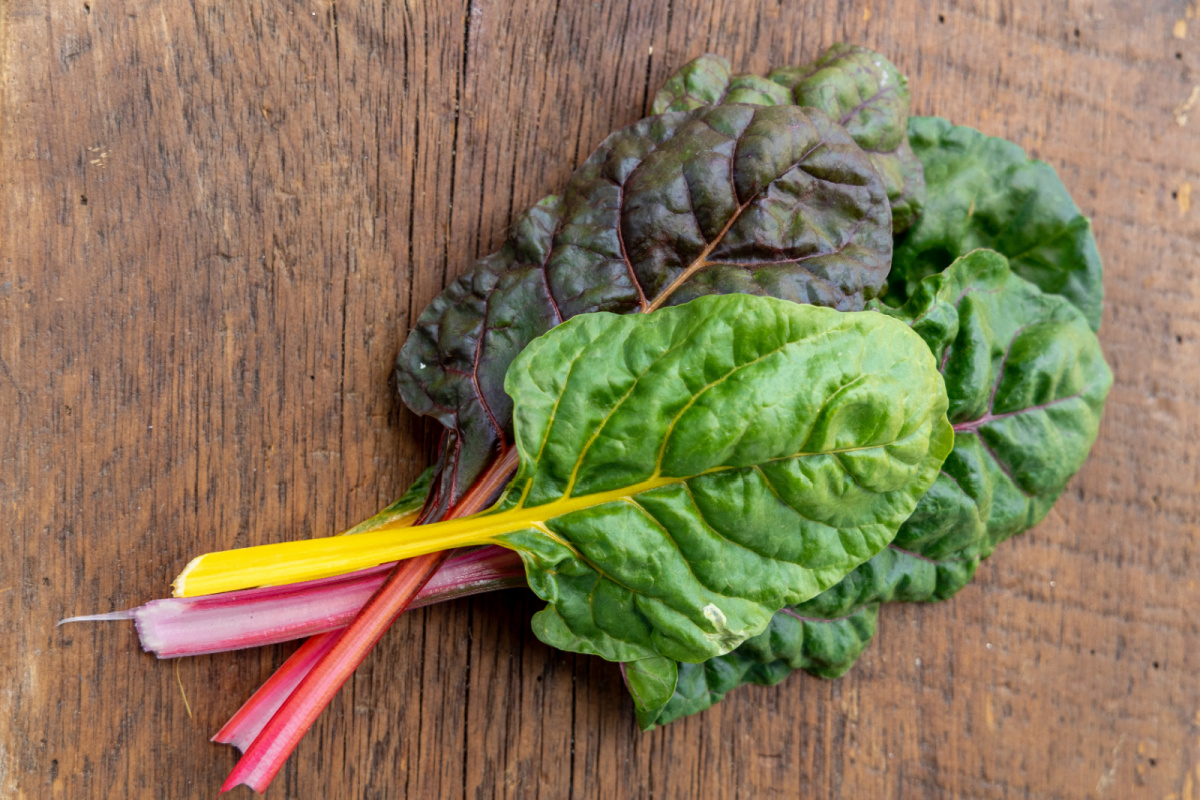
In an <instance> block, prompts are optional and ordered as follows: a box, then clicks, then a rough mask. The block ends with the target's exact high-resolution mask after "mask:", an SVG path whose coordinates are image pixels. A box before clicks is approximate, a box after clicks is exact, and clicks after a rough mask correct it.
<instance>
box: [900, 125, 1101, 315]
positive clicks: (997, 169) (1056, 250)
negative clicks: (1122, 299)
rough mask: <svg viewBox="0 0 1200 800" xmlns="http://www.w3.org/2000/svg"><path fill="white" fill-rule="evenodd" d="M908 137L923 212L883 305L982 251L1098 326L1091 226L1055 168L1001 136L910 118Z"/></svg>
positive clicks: (903, 245)
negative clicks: (920, 168) (921, 185)
mask: <svg viewBox="0 0 1200 800" xmlns="http://www.w3.org/2000/svg"><path fill="white" fill-rule="evenodd" d="M908 138H909V141H910V142H911V143H912V147H913V150H914V151H915V152H916V154H917V157H918V158H920V160H921V163H922V164H923V165H924V171H925V183H926V186H927V189H928V195H927V200H926V207H925V212H924V214H922V216H921V218H920V220H919V221H918V222H917V224H916V225H914V226H913V228H912V229H911V230H909V232H908V234H907V235H906V236H904V237H903V238H901V239H899V240H898V242H897V247H896V254H895V259H894V263H893V266H892V274H891V276H890V278H889V290H888V291H889V297H888V302H889V303H895V304H899V303H900V302H902V301H903V300H904V299H905V298H906V297H908V295H909V294H910V293H912V292H914V291H916V287H917V285H918V284H919V283H920V282H921V280H922V279H924V278H925V277H926V276H928V275H932V274H936V273H939V272H941V271H942V270H944V269H945V268H946V267H947V266H948V265H949V264H950V263H951V262H952V261H953V260H954V259H956V258H958V257H959V256H963V255H966V254H967V253H969V252H971V251H972V250H975V249H977V248H981V247H986V248H990V249H992V250H996V251H998V252H999V253H1001V254H1003V255H1005V256H1007V257H1008V259H1009V261H1010V263H1011V265H1012V269H1013V271H1014V272H1016V273H1017V274H1018V275H1020V276H1021V277H1023V278H1025V279H1026V280H1028V281H1031V282H1033V283H1034V284H1036V285H1037V286H1038V287H1039V288H1041V289H1042V291H1044V292H1049V293H1051V294H1057V295H1062V296H1063V297H1065V298H1067V299H1068V300H1070V301H1071V302H1072V303H1073V304H1074V305H1075V306H1076V307H1077V308H1078V309H1079V310H1080V311H1082V312H1083V315H1084V317H1085V318H1086V319H1087V321H1088V324H1089V325H1090V326H1091V328H1092V330H1094V331H1095V330H1099V328H1100V311H1101V303H1102V301H1103V299H1104V291H1103V286H1102V284H1101V277H1102V273H1103V266H1102V265H1101V263H1100V253H1099V251H1098V250H1097V249H1096V240H1095V238H1094V237H1093V236H1092V228H1091V223H1089V222H1088V220H1087V218H1086V217H1084V216H1083V214H1081V213H1080V211H1079V207H1078V206H1077V205H1075V201H1074V200H1072V199H1071V195H1070V194H1069V193H1068V192H1067V189H1066V187H1065V186H1063V183H1062V181H1061V180H1059V178H1058V175H1056V174H1055V172H1054V168H1053V167H1051V166H1050V165H1049V164H1046V163H1045V162H1042V161H1035V160H1031V159H1029V158H1028V157H1027V156H1026V155H1025V152H1024V151H1023V150H1022V149H1021V148H1020V147H1018V146H1017V145H1015V144H1013V143H1012V142H1009V141H1006V140H1004V139H999V138H995V137H991V136H985V135H984V134H982V133H980V132H979V131H977V130H975V129H973V128H966V127H961V126H957V125H951V124H950V123H949V122H947V121H946V120H944V119H940V118H938V117H913V118H911V119H910V120H909V123H908Z"/></svg>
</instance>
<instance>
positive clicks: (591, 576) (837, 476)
mask: <svg viewBox="0 0 1200 800" xmlns="http://www.w3.org/2000/svg"><path fill="white" fill-rule="evenodd" d="M506 388H507V389H508V391H509V393H510V394H511V395H512V397H513V399H514V403H515V408H516V425H515V427H516V432H517V448H518V450H519V452H520V455H521V467H520V469H519V471H518V473H517V476H516V477H515V478H514V479H513V482H512V483H511V484H510V486H509V488H508V490H507V492H506V494H505V496H504V497H503V498H502V500H501V502H500V503H499V504H498V505H497V506H496V508H495V510H494V512H492V513H493V514H494V515H497V516H499V515H508V516H509V517H511V516H513V515H515V514H518V513H531V512H536V511H537V509H538V508H539V507H544V509H545V510H544V512H542V513H543V514H544V515H545V516H544V519H542V521H540V522H538V523H537V524H533V525H530V526H528V527H526V528H525V529H523V530H516V531H513V532H509V533H505V534H503V535H500V536H497V537H495V539H494V540H495V541H496V542H497V543H499V544H503V545H505V546H507V547H511V548H513V549H515V550H517V551H518V552H519V554H520V555H521V557H522V559H523V560H524V562H525V565H526V573H527V577H528V580H529V585H530V588H532V589H533V590H534V592H535V593H537V594H538V596H539V597H541V598H542V599H544V600H546V601H547V606H546V608H545V609H543V610H542V611H540V612H538V613H537V614H536V615H535V616H534V619H533V627H534V632H535V633H536V635H537V636H538V638H540V639H541V640H542V641H544V642H546V643H547V644H549V645H551V646H553V647H557V648H560V649H563V650H571V651H574V652H581V653H589V654H593V655H599V656H601V657H603V658H606V659H609V660H612V661H621V662H630V663H627V664H626V675H627V678H628V679H629V681H630V685H631V688H632V689H633V691H634V695H635V699H637V701H638V703H639V705H641V706H645V707H649V706H650V705H659V706H661V705H662V703H664V702H665V701H666V700H667V699H668V698H669V697H670V696H671V691H670V690H671V689H673V687H674V685H675V674H674V673H675V662H676V661H685V662H698V661H704V660H705V659H708V658H711V657H713V656H717V655H721V654H723V653H727V652H729V651H730V650H732V649H734V648H735V647H737V646H738V645H740V644H741V643H742V642H743V641H745V640H746V639H747V638H749V637H752V636H755V635H757V634H758V633H760V632H761V631H762V630H763V629H764V628H766V627H767V625H768V624H769V623H770V621H771V618H772V616H773V615H774V614H775V612H776V611H778V610H779V609H780V608H781V607H783V606H785V605H794V604H796V603H800V602H803V601H805V600H808V599H809V598H812V597H814V596H816V595H818V594H820V593H821V592H822V591H824V590H825V589H828V588H829V587H830V586H833V585H834V584H836V583H837V582H838V581H840V580H841V579H842V578H843V577H844V576H845V575H846V574H847V573H848V572H849V571H850V570H852V569H854V568H855V567H856V566H858V565H859V564H861V563H863V562H864V561H866V560H868V559H869V558H871V557H872V556H873V555H875V554H876V553H878V552H879V551H880V550H881V549H882V548H884V547H885V546H886V545H887V544H888V542H890V541H891V539H892V538H893V536H894V534H895V531H896V530H897V529H898V528H899V526H900V524H901V523H902V522H903V521H904V520H905V519H907V518H908V516H909V515H910V514H911V512H912V509H913V508H914V507H915V506H916V503H917V500H918V498H920V497H921V495H923V494H924V493H925V491H926V490H927V489H928V487H929V486H930V485H931V484H932V482H933V480H934V478H935V476H936V475H937V471H938V468H939V467H940V465H941V463H942V461H943V459H944V458H945V456H946V454H947V453H948V452H949V450H950V447H951V445H952V434H951V431H950V427H949V424H948V423H947V422H946V420H945V417H944V409H945V396H944V389H943V387H942V381H941V377H940V375H939V374H938V372H937V363H936V361H935V360H934V359H933V356H932V355H931V353H930V352H929V349H928V348H927V347H926V346H925V345H924V343H923V342H922V341H921V340H920V338H919V337H918V336H915V335H914V334H913V333H912V332H911V330H910V329H909V328H908V326H906V325H904V324H901V323H898V322H896V321H895V320H892V319H889V318H888V317H886V316H885V315H882V314H877V313H873V312H857V313H837V312H835V311H832V310H830V309H824V308H818V307H813V306H803V305H798V304H794V303H790V302H786V301H781V300H775V299H771V298H757V297H751V296H746V295H728V296H721V297H705V298H700V299H698V300H696V301H694V302H691V303H689V304H687V305H685V306H681V307H678V308H672V309H665V310H662V311H659V312H656V313H655V314H653V315H650V316H643V315H628V316H619V315H613V314H589V315H584V316H580V317H576V318H575V319H573V320H571V321H569V322H568V323H566V324H564V325H562V326H559V327H558V328H556V329H555V330H553V331H551V332H550V333H548V334H547V335H545V336H543V337H541V338H539V339H537V340H535V341H534V342H533V343H532V344H531V345H530V346H529V347H528V348H526V350H525V351H524V352H522V353H521V355H520V356H519V357H518V358H517V359H516V361H514V363H513V366H512V369H511V370H510V371H509V374H508V379H507V383H506ZM575 506H580V507H579V508H578V509H575ZM564 509H567V510H565V511H564ZM530 510H531V511H530ZM479 521H480V522H481V523H483V524H486V523H487V521H488V516H487V515H484V516H482V517H480V518H479Z"/></svg>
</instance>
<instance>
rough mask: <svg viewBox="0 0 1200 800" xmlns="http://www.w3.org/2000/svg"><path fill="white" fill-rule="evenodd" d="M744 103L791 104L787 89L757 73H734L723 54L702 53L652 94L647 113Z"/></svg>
mask: <svg viewBox="0 0 1200 800" xmlns="http://www.w3.org/2000/svg"><path fill="white" fill-rule="evenodd" d="M724 103H746V104H748V105H753V106H787V105H794V103H793V102H792V93H791V91H790V90H789V89H788V88H786V87H784V86H781V85H780V84H778V83H776V82H775V81H773V80H770V79H769V78H764V77H762V76H760V75H752V74H749V73H747V74H742V75H734V74H732V73H731V72H730V71H729V61H728V60H726V58H725V57H724V56H719V55H715V54H713V53H705V54H704V55H702V56H700V57H699V58H695V59H692V60H691V61H689V62H688V63H686V64H684V65H683V66H682V67H680V68H679V69H678V70H677V71H676V72H675V74H673V75H672V76H671V77H669V78H667V81H666V83H664V84H663V87H662V88H661V89H659V90H658V94H656V95H655V96H654V104H653V105H652V106H651V113H653V114H665V113H667V112H670V111H691V110H692V109H694V108H701V107H703V106H717V105H722V104H724Z"/></svg>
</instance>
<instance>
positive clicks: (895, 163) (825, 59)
mask: <svg viewBox="0 0 1200 800" xmlns="http://www.w3.org/2000/svg"><path fill="white" fill-rule="evenodd" d="M721 103H750V104H754V105H768V106H769V105H785V104H791V103H794V104H797V105H802V106H811V107H814V108H819V109H821V110H822V111H824V112H825V113H827V114H828V115H829V116H830V118H832V119H834V120H836V121H837V122H838V123H839V124H840V125H842V126H844V127H845V128H846V132H847V133H849V134H850V136H851V138H853V139H854V141H855V142H856V143H858V145H859V146H860V147H862V148H863V149H864V150H866V151H867V152H868V153H870V155H871V161H872V163H873V164H874V166H875V168H876V170H877V171H878V172H879V175H880V177H881V178H882V179H883V183H884V187H885V190H886V191H887V194H888V200H889V201H890V202H891V207H892V228H893V230H894V231H895V232H900V231H904V230H906V229H907V228H908V227H909V226H910V225H912V223H913V221H914V220H915V219H916V217H917V215H918V214H919V213H920V211H921V207H922V205H923V203H924V198H925V181H924V173H923V170H922V168H921V162H920V161H919V160H918V159H917V157H916V155H915V154H914V153H913V151H912V148H911V147H910V146H909V144H908V138H907V136H906V134H905V131H906V128H907V124H908V109H909V93H908V81H907V79H906V78H905V77H904V76H903V75H901V74H900V71H899V70H898V69H896V67H895V65H894V64H892V63H891V62H890V61H888V60H887V59H886V58H884V57H883V56H882V55H880V54H879V53H876V52H875V51H873V50H870V49H868V48H866V47H859V46H857V45H849V44H835V45H833V46H832V47H830V48H829V49H828V50H826V51H825V52H824V53H822V54H821V56H820V58H818V59H817V60H816V61H815V62H813V63H812V64H807V65H805V66H799V67H781V68H779V69H776V70H774V71H772V72H771V74H770V75H769V76H767V78H762V77H760V76H758V75H732V74H731V73H730V70H729V62H728V61H727V60H725V58H724V57H722V56H718V55H714V54H711V53H708V54H705V55H702V56H700V57H699V58H696V59H694V60H692V61H689V62H688V63H687V64H684V65H683V66H682V67H680V68H679V70H678V71H676V72H675V74H673V75H672V76H671V77H670V78H668V79H667V81H666V83H665V84H664V85H663V88H662V89H660V90H659V92H658V94H657V95H656V96H655V98H654V105H653V110H654V113H656V114H658V113H662V112H665V111H686V110H689V109H693V108H699V107H701V106H708V105H718V104H721Z"/></svg>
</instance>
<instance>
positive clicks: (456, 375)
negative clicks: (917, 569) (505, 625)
mask: <svg viewBox="0 0 1200 800" xmlns="http://www.w3.org/2000/svg"><path fill="white" fill-rule="evenodd" d="M890 216H891V215H890V210H889V207H888V203H887V198H886V195H885V193H884V189H883V185H882V183H881V182H880V179H879V177H878V175H877V174H876V172H875V170H874V168H873V167H872V165H871V161H870V158H869V156H868V155H867V154H866V153H864V152H863V151H862V149H861V148H859V147H858V145H857V144H855V143H854V141H853V140H852V139H851V138H850V137H849V136H848V135H847V134H846V132H845V131H844V130H843V129H842V128H841V127H839V126H837V125H835V124H833V123H832V122H831V121H830V120H829V118H828V117H827V116H826V115H825V114H824V113H822V112H821V111H818V110H814V109H805V108H800V107H797V106H777V107H761V106H748V105H722V106H715V107H706V108H700V109H696V110H694V111H691V112H686V113H674V114H665V115H662V116H657V117H650V118H648V119H645V120H642V121H641V122H638V123H635V124H634V125H631V126H629V127H628V128H625V129H623V130H621V131H618V132H616V133H614V134H612V135H611V136H609V137H608V138H607V139H606V140H605V141H604V142H603V143H602V144H601V145H600V147H599V149H597V151H596V152H595V153H594V154H593V155H592V156H591V157H590V158H589V159H588V160H587V161H586V162H585V163H584V164H583V165H582V166H581V167H580V168H579V169H578V170H577V171H576V172H575V174H574V176H573V177H572V178H571V181H570V183H569V184H568V186H567V190H566V191H565V192H564V193H563V196H562V198H561V200H558V199H557V198H548V199H547V200H544V201H542V203H540V204H539V205H538V206H535V207H534V208H533V209H531V210H530V211H529V212H527V213H526V214H525V215H523V216H522V217H521V218H519V220H518V222H517V226H516V229H515V230H514V233H513V235H512V237H510V239H509V241H508V242H506V244H505V245H504V247H503V248H502V249H501V250H500V252H498V253H496V254H494V255H492V256H488V257H487V258H484V259H482V260H481V261H480V262H479V263H478V264H477V265H476V267H475V269H474V270H472V271H471V272H470V273H468V274H467V275H465V276H463V277H462V278H460V279H458V280H457V281H455V282H454V283H453V284H452V285H451V286H450V287H448V288H447V289H446V291H444V292H443V293H442V294H441V295H440V296H439V297H438V298H437V299H435V300H434V301H433V303H431V304H430V306H429V307H428V308H427V309H426V310H425V311H424V312H423V313H422V314H421V317H420V319H419V320H418V322H417V325H416V326H415V328H414V330H413V333H412V334H411V335H410V336H409V339H408V341H407V342H406V343H405V345H404V347H403V349H402V350H401V352H400V355H399V359H398V364H397V378H398V383H399V387H400V393H401V396H402V397H403V399H404V401H405V403H407V404H408V406H409V407H410V408H412V409H413V410H414V411H416V412H417V413H419V414H429V415H431V416H434V417H435V418H436V419H438V420H439V421H440V422H441V423H442V424H443V425H445V426H446V428H447V434H446V440H445V443H444V445H443V448H442V454H441V459H440V463H439V465H438V467H439V472H438V479H437V484H436V486H437V488H436V489H435V494H434V496H433V498H432V500H431V504H430V505H429V506H427V516H430V517H432V516H435V515H436V516H440V515H441V513H442V512H444V510H445V509H448V508H451V507H453V506H454V504H455V503H456V502H457V501H458V499H459V498H460V497H461V496H462V495H463V493H464V492H465V491H466V490H467V489H468V488H469V487H470V486H472V485H473V484H474V483H475V481H476V480H478V479H479V478H480V476H481V475H482V474H483V472H484V471H485V470H486V469H487V467H488V465H489V464H491V463H493V462H494V461H495V460H496V458H497V456H498V454H499V453H501V452H503V451H505V450H506V449H507V448H509V447H510V446H511V442H512V419H511V417H512V405H511V401H510V400H509V398H508V397H507V396H506V395H505V394H504V391H503V378H504V374H505V372H506V371H507V369H508V366H509V364H510V363H511V362H512V360H513V358H515V357H516V355H517V353H519V352H520V351H521V350H522V349H523V348H524V347H525V345H527V344H528V343H529V342H530V341H532V340H533V339H534V338H535V337H536V336H538V335H540V334H542V333H544V332H545V331H547V330H549V329H550V328H551V327H553V326H554V325H557V324H558V323H559V322H561V321H563V320H564V319H569V318H570V317H573V316H575V315H577V314H582V313H588V312H594V311H611V312H617V313H634V312H642V311H649V310H653V309H655V308H658V307H661V306H667V305H677V304H680V303H684V302H686V301H688V300H691V299H693V298H695V297H698V296H701V295H707V294H728V293H733V292H741V293H746V294H756V295H767V296H772V297H778V298H782V299H786V300H792V301H795V302H799V303H810V304H814V305H822V306H828V307H831V308H836V309H839V310H845V311H852V310H859V309H862V308H863V307H864V304H865V302H866V301H867V300H870V299H872V298H873V297H875V296H876V295H877V294H878V293H879V291H880V290H881V288H882V286H883V282H884V279H885V277H886V274H887V272H888V270H889V268H890V263H891V247H892V238H891V233H890ZM431 510H432V514H430V513H429V512H430V511H431Z"/></svg>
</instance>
